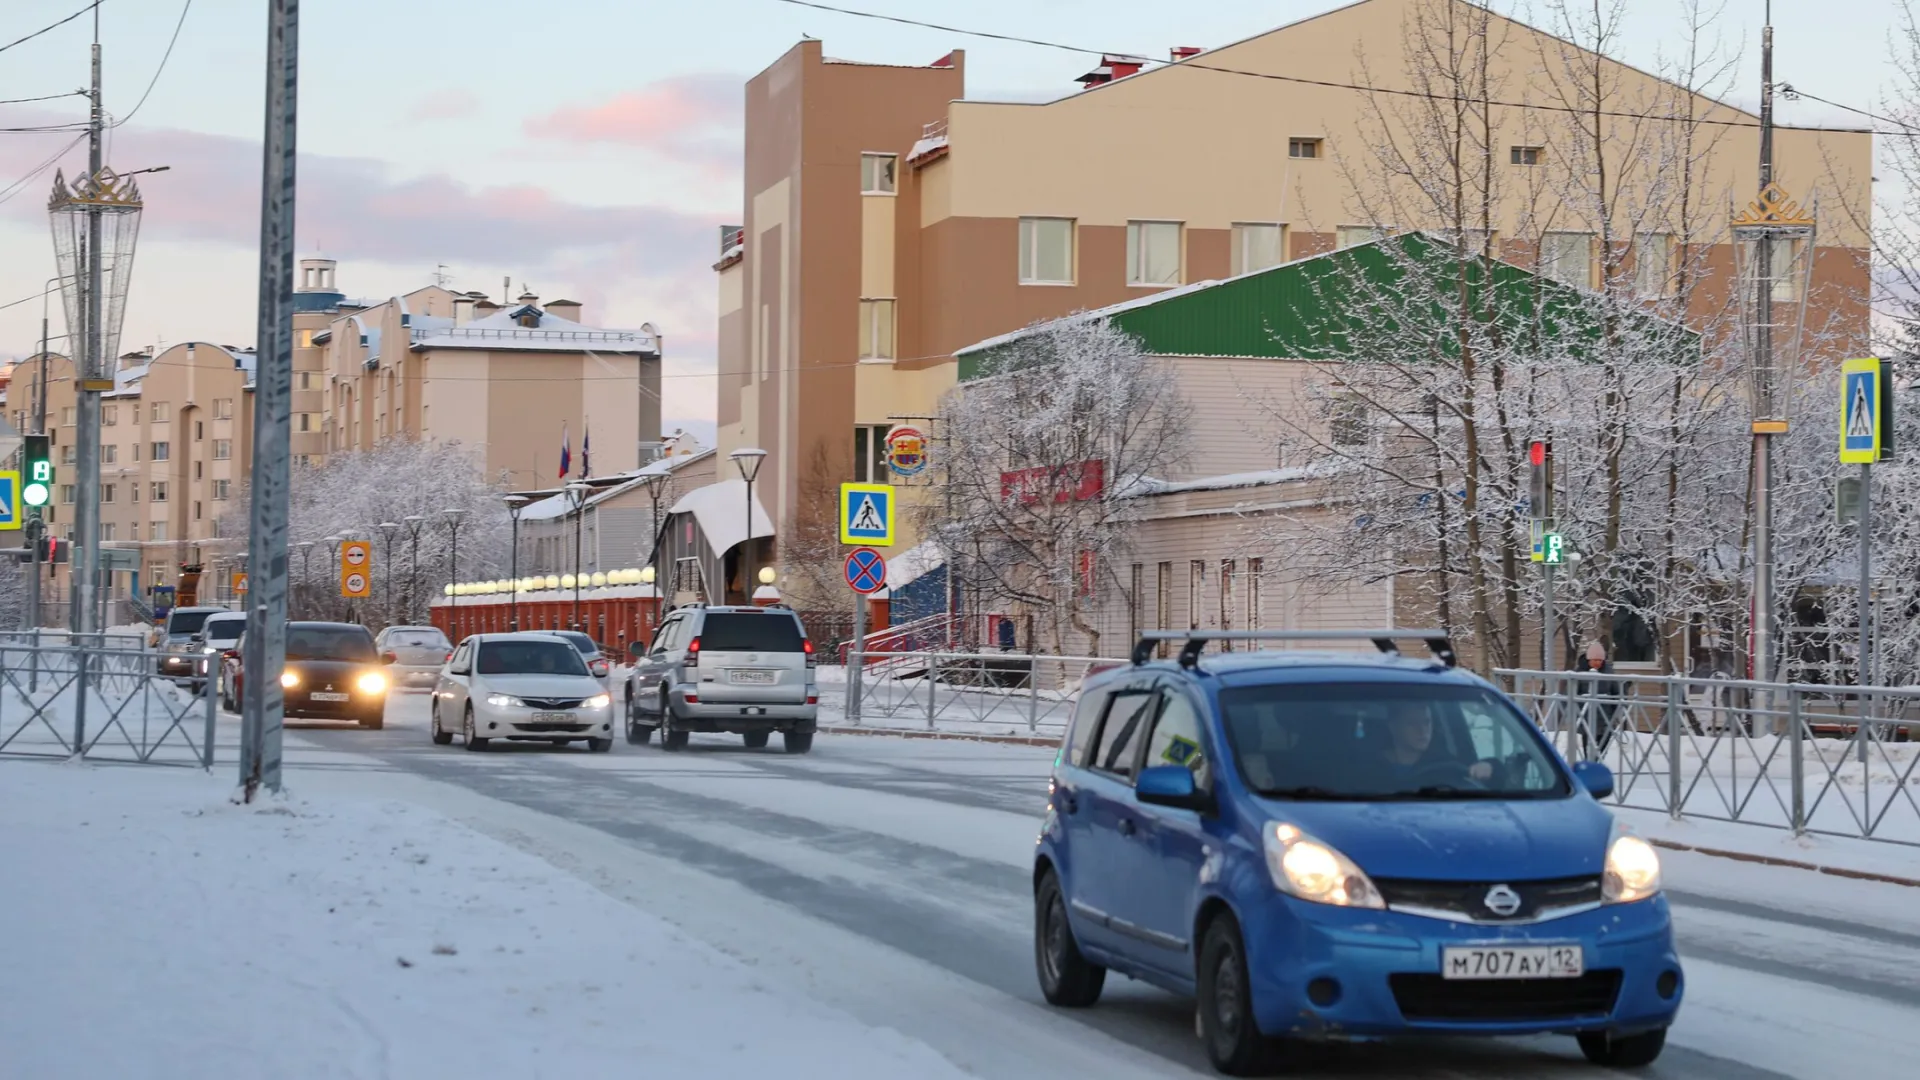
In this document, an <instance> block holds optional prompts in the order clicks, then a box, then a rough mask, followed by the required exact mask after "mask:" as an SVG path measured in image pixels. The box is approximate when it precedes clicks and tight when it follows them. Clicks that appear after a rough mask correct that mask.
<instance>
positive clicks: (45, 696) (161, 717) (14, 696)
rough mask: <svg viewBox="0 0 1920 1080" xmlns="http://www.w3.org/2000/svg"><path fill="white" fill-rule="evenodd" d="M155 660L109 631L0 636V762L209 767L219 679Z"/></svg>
mask: <svg viewBox="0 0 1920 1080" xmlns="http://www.w3.org/2000/svg"><path fill="white" fill-rule="evenodd" d="M161 657H162V654H161V653H159V652H157V651H155V650H153V649H149V648H146V647H145V643H144V641H141V640H139V639H136V638H130V637H128V636H126V635H122V634H114V633H112V632H111V631H109V632H106V633H101V634H84V635H83V634H72V633H68V632H66V631H55V630H40V631H32V630H25V631H7V632H0V757H25V758H55V759H57V758H84V759H87V760H90V761H92V760H100V761H121V762H130V763H137V764H143V765H145V764H151V765H187V766H198V767H200V768H203V769H211V768H212V767H213V756H214V727H215V721H216V719H217V716H218V711H217V709H216V702H215V694H214V686H213V683H214V682H215V681H216V680H214V679H212V678H209V677H207V676H206V673H204V672H199V671H194V672H193V673H192V674H189V675H186V676H176V675H163V674H161V672H160V661H161ZM195 659H198V658H197V657H196V658H195ZM192 670H193V669H190V671H192Z"/></svg>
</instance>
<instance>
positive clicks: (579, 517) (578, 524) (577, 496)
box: [567, 480, 593, 630]
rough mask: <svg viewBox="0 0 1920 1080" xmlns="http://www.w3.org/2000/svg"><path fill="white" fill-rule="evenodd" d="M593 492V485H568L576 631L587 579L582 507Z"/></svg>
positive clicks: (584, 517) (584, 518)
mask: <svg viewBox="0 0 1920 1080" xmlns="http://www.w3.org/2000/svg"><path fill="white" fill-rule="evenodd" d="M592 490H593V488H592V486H591V485H588V484H583V483H581V482H580V481H578V480H576V481H574V482H573V483H571V484H568V485H567V501H568V502H570V503H572V504H573V628H574V629H575V630H578V629H580V583H581V581H582V580H584V579H585V577H586V575H585V574H583V573H581V571H582V569H584V568H583V567H582V566H581V565H580V534H581V532H582V526H583V524H584V523H585V521H586V518H587V516H586V514H585V513H584V512H583V511H582V507H584V506H585V505H586V502H587V493H588V492H589V491H592Z"/></svg>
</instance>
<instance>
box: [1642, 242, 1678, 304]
mask: <svg viewBox="0 0 1920 1080" xmlns="http://www.w3.org/2000/svg"><path fill="white" fill-rule="evenodd" d="M1672 280H1673V237H1672V236H1670V235H1669V234H1667V233H1642V234H1641V235H1640V242H1639V243H1638V244H1636V245H1635V246H1634V251H1633V291H1634V292H1635V293H1636V294H1637V295H1639V296H1641V297H1643V298H1645V299H1653V298H1655V297H1660V296H1665V295H1667V288H1668V285H1669V284H1670V283H1671V282H1672Z"/></svg>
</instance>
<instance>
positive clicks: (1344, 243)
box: [1333, 225, 1394, 251]
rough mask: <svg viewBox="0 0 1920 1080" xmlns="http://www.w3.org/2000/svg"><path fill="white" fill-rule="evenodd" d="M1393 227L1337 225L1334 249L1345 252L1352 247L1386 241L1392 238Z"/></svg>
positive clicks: (1334, 231)
mask: <svg viewBox="0 0 1920 1080" xmlns="http://www.w3.org/2000/svg"><path fill="white" fill-rule="evenodd" d="M1393 232H1394V227H1393V226H1391V225H1335V226H1334V227H1333V248H1334V250H1335V251H1345V250H1346V249H1348V248H1350V247H1359V246H1360V245H1362V244H1371V243H1373V242H1374V241H1376V240H1385V239H1386V238H1387V237H1389V236H1392V235H1393Z"/></svg>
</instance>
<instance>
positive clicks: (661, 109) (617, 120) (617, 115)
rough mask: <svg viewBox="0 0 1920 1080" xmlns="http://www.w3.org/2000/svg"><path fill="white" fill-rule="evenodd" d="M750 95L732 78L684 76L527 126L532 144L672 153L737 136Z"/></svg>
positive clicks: (571, 108) (572, 108)
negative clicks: (544, 141)
mask: <svg viewBox="0 0 1920 1080" xmlns="http://www.w3.org/2000/svg"><path fill="white" fill-rule="evenodd" d="M744 98H745V90H744V89H743V87H742V85H741V81H740V79H739V78H737V77H735V76H730V75H682V76H676V77H674V78H671V79H662V80H660V81H659V82H656V83H651V84H649V85H647V86H644V87H642V88H640V89H638V90H632V91H628V92H627V93H624V94H617V95H615V96H614V97H612V98H611V99H609V100H607V101H603V102H600V103H598V104H591V105H569V106H565V107H563V108H559V109H555V110H554V111H553V112H550V113H548V114H546V115H545V116H537V117H533V118H531V119H529V120H527V121H526V123H525V124H524V125H523V130H524V131H525V132H526V134H527V135H528V136H529V137H530V138H535V139H554V140H561V141H565V142H577V143H617V144H621V145H625V146H640V147H647V148H650V149H669V148H673V147H676V146H682V145H685V144H686V143H687V142H689V141H690V140H691V141H703V140H704V139H706V138H707V137H710V136H714V135H723V134H725V135H735V136H737V134H738V132H739V130H740V127H741V124H742V119H741V117H742V112H743V109H744V105H743V104H742V103H743V101H744Z"/></svg>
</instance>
